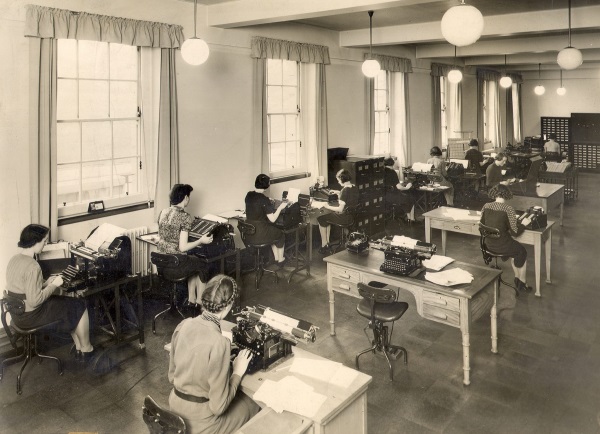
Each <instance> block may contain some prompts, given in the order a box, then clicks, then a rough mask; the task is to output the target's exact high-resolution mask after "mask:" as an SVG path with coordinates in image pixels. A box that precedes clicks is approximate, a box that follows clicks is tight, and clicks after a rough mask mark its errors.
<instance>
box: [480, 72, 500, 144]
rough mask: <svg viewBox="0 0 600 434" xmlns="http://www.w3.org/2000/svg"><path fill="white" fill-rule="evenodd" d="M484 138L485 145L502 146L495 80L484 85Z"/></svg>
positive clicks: (487, 81) (485, 82) (486, 81)
mask: <svg viewBox="0 0 600 434" xmlns="http://www.w3.org/2000/svg"><path fill="white" fill-rule="evenodd" d="M483 136H484V143H487V142H491V143H492V145H493V146H502V138H501V131H500V107H499V102H498V85H497V83H496V82H495V81H494V80H485V81H484V85H483Z"/></svg>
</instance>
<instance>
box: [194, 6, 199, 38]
mask: <svg viewBox="0 0 600 434" xmlns="http://www.w3.org/2000/svg"><path fill="white" fill-rule="evenodd" d="M197 7H198V0H194V38H196V8H197Z"/></svg>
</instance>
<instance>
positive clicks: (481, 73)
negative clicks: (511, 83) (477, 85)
mask: <svg viewBox="0 0 600 434" xmlns="http://www.w3.org/2000/svg"><path fill="white" fill-rule="evenodd" d="M501 78H502V74H500V73H499V72H498V71H494V70H493V69H479V68H478V69H477V79H478V80H487V81H499V80H500V79H501Z"/></svg>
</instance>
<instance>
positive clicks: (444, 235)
mask: <svg viewBox="0 0 600 434" xmlns="http://www.w3.org/2000/svg"><path fill="white" fill-rule="evenodd" d="M447 239H448V231H447V230H445V229H442V255H444V256H446V240H447Z"/></svg>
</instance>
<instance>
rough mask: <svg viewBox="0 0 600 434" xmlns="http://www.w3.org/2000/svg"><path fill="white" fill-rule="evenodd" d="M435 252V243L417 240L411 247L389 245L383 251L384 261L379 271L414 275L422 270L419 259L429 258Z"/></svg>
mask: <svg viewBox="0 0 600 434" xmlns="http://www.w3.org/2000/svg"><path fill="white" fill-rule="evenodd" d="M435 252H436V245H435V244H431V243H424V242H422V241H418V242H417V243H416V245H415V246H414V247H413V248H410V247H402V246H389V247H388V248H386V249H385V251H384V252H383V254H384V258H385V259H384V261H383V264H381V266H380V267H379V269H380V270H381V271H383V272H384V273H389V274H397V275H399V276H410V277H416V276H417V275H418V274H419V273H420V272H421V271H422V270H423V266H422V264H421V261H422V260H423V259H429V258H431V256H433V255H434V254H435Z"/></svg>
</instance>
